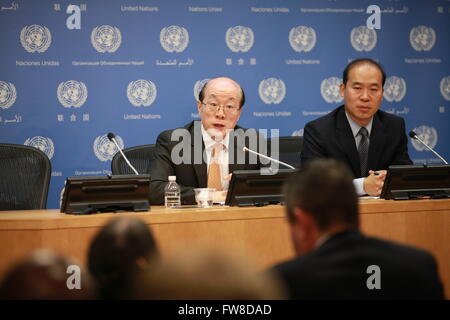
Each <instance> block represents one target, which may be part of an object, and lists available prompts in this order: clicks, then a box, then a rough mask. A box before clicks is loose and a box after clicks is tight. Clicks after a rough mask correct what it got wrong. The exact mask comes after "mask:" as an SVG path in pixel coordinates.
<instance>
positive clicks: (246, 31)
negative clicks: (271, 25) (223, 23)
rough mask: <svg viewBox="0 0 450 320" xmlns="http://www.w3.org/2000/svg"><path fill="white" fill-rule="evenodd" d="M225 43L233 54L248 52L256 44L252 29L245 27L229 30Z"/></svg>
mask: <svg viewBox="0 0 450 320" xmlns="http://www.w3.org/2000/svg"><path fill="white" fill-rule="evenodd" d="M225 42H226V43H227V46H228V48H230V50H231V51H233V52H239V51H240V52H247V51H248V50H250V49H251V48H252V46H253V43H254V42H255V36H254V35H253V31H252V29H250V28H248V27H244V26H236V27H232V28H228V30H227V32H226V34H225Z"/></svg>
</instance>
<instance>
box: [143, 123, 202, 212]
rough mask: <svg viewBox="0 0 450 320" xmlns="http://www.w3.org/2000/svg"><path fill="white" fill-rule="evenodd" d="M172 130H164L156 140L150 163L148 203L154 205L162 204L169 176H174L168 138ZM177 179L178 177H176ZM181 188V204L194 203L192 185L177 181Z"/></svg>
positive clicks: (171, 145)
mask: <svg viewBox="0 0 450 320" xmlns="http://www.w3.org/2000/svg"><path fill="white" fill-rule="evenodd" d="M171 134H172V131H171V130H169V131H164V132H162V133H161V134H160V135H159V136H158V139H157V140H156V150H155V155H154V159H153V161H152V162H151V164H150V169H149V171H150V203H151V204H154V205H162V204H164V188H165V187H166V184H167V182H168V179H169V176H175V175H176V172H175V165H174V163H173V162H172V160H171V157H170V154H171V151H172V147H173V143H174V142H172V141H171V139H170V137H171ZM177 180H178V178H177ZM178 184H179V186H180V189H181V201H182V203H183V204H191V203H195V195H194V187H191V186H185V185H182V184H180V183H179V182H178Z"/></svg>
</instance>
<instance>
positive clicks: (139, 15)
mask: <svg viewBox="0 0 450 320" xmlns="http://www.w3.org/2000/svg"><path fill="white" fill-rule="evenodd" d="M70 4H72V5H75V6H69V5H70ZM370 5H377V6H378V7H379V8H380V9H381V12H380V15H379V18H380V19H379V20H378V22H380V29H369V28H368V27H367V20H368V19H369V17H371V15H372V13H366V10H367V8H368V7H369V6H370ZM0 7H1V9H0V142H7V143H17V144H28V145H34V146H37V147H38V148H40V149H41V150H43V151H44V152H46V153H47V155H48V156H49V157H50V158H51V162H52V181H51V188H50V193H49V202H48V207H49V208H57V207H59V193H60V191H61V189H62V187H63V185H64V180H65V178H66V177H68V176H83V175H101V174H109V173H110V172H111V171H110V165H111V158H112V156H113V155H114V153H115V152H116V151H117V150H116V149H115V147H114V146H112V145H110V144H109V143H108V141H107V139H106V136H105V135H106V134H107V133H108V132H114V133H115V134H116V136H118V138H119V141H120V142H121V144H122V145H123V146H124V147H131V146H136V145H141V144H149V143H154V142H155V139H156V137H157V135H158V133H159V132H161V131H163V130H165V129H168V128H173V127H177V126H181V125H184V124H185V123H187V122H188V121H191V120H192V119H198V114H197V111H196V104H195V98H194V96H195V92H197V91H198V88H199V87H200V86H201V84H202V83H203V82H204V81H205V79H208V78H212V77H215V76H219V75H225V76H229V77H231V78H234V79H236V80H237V81H238V82H240V83H241V85H242V86H243V88H244V90H245V92H246V95H247V103H246V105H245V110H244V112H243V115H242V116H241V120H240V124H241V125H242V126H244V127H254V128H259V129H267V130H268V131H269V133H270V129H278V132H277V131H274V132H273V135H276V134H279V135H301V134H302V132H303V127H304V125H305V123H307V122H308V121H311V120H313V119H315V118H317V117H319V116H322V115H324V114H326V113H327V112H329V111H330V110H333V109H334V108H335V107H337V106H339V105H340V104H341V103H342V99H341V97H340V96H339V90H338V89H339V83H340V81H341V77H342V70H343V69H344V67H345V66H346V64H347V63H348V62H349V61H351V60H352V59H355V58H358V57H370V58H373V59H375V60H377V61H379V62H381V63H382V64H383V65H384V67H385V69H386V72H387V75H388V79H387V83H386V86H385V96H384V101H383V105H382V109H383V110H385V111H388V112H391V113H394V114H397V115H400V116H402V117H404V118H405V120H406V126H407V130H408V131H409V130H412V129H414V130H416V132H417V133H418V134H419V136H421V137H422V138H423V139H424V140H426V141H427V142H428V143H430V144H431V145H432V146H435V148H436V150H437V151H438V152H440V153H441V154H442V155H443V156H444V157H446V158H447V159H448V158H450V145H449V143H448V142H447V143H446V141H450V132H449V129H448V124H449V120H450V119H449V111H450V102H449V101H450V62H449V52H450V41H449V39H450V3H449V2H448V1H445V0H441V1H438V0H436V1H431V0H430V1H412V0H404V1H402V0H385V1H372V0H371V1H361V0H354V1H350V0H347V1H339V0H323V1H317V0H314V1H312V0H311V1H299V0H292V1H288V0H284V1H274V0H253V1H252V0H241V1H225V0H222V1H221V0H179V1H176V0H165V1H162V0H147V1H139V0H130V1H119V0H117V1H108V0H97V1H87V0H85V1H84V2H83V1H82V2H77V1H75V2H72V1H70V2H69V1H61V0H53V1H32V0H28V1H21V0H15V1H12V0H7V1H6V0H0ZM374 17H375V16H374ZM375 18H376V17H375ZM369 20H370V19H369ZM376 21H377V20H372V22H376ZM369 26H370V25H369ZM409 152H410V155H411V158H412V159H413V160H414V162H415V163H423V162H428V163H439V160H438V159H437V158H436V157H435V156H434V155H433V154H431V153H430V152H429V151H426V150H424V148H422V147H421V146H420V145H416V144H415V143H414V144H413V143H412V142H411V143H410V144H409Z"/></svg>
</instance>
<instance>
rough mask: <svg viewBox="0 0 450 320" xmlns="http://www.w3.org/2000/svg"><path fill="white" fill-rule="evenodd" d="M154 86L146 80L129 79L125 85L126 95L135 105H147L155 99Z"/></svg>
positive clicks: (155, 91)
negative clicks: (126, 85)
mask: <svg viewBox="0 0 450 320" xmlns="http://www.w3.org/2000/svg"><path fill="white" fill-rule="evenodd" d="M156 93H157V90H156V86H155V84H154V83H153V82H151V81H148V80H142V79H141V80H136V81H131V82H130V83H129V84H128V87H127V97H128V100H129V101H130V103H131V104H132V105H133V106H135V107H140V106H144V107H148V106H149V105H151V104H152V103H153V102H154V101H155V99H156Z"/></svg>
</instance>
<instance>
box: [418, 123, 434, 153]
mask: <svg viewBox="0 0 450 320" xmlns="http://www.w3.org/2000/svg"><path fill="white" fill-rule="evenodd" d="M413 131H414V132H415V133H416V134H417V136H418V137H419V138H420V139H421V140H422V141H423V142H425V143H426V144H427V145H428V146H429V147H430V148H434V147H435V146H436V144H437V140H438V137H437V131H436V129H435V128H433V127H428V126H420V127H418V128H414V130H413ZM411 142H412V145H413V147H414V149H416V150H417V151H424V150H428V148H427V147H425V146H424V145H423V144H421V143H420V142H419V141H417V140H416V139H413V138H411Z"/></svg>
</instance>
